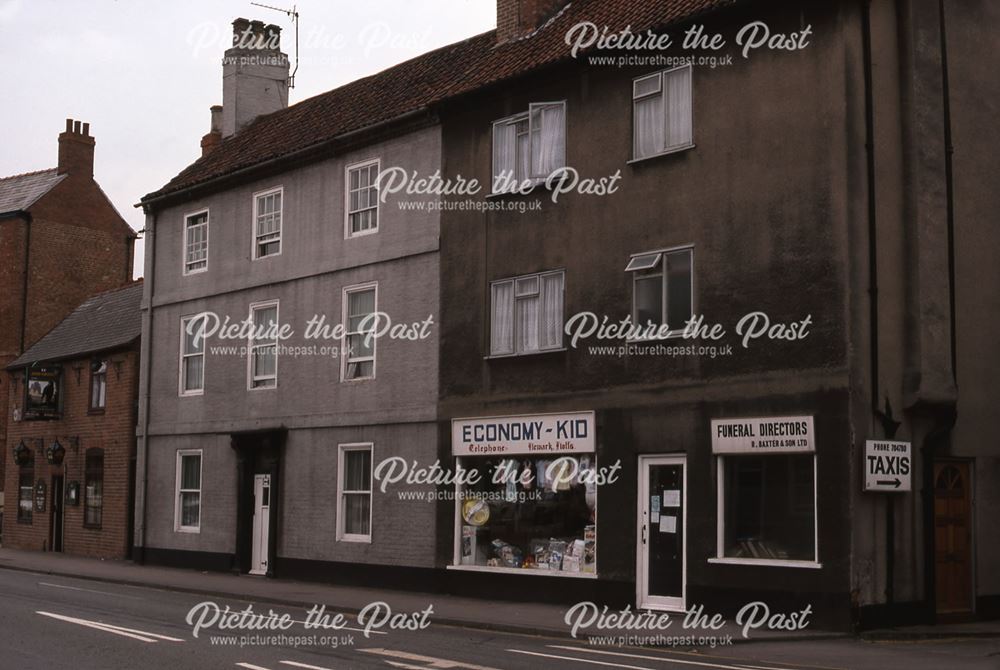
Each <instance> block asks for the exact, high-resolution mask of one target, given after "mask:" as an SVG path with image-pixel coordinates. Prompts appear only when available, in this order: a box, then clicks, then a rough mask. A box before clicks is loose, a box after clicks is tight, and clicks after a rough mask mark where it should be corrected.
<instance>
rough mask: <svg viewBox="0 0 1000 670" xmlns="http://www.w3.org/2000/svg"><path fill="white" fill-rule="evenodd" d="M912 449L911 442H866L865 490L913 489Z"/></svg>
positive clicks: (891, 490) (892, 490) (894, 490)
mask: <svg viewBox="0 0 1000 670" xmlns="http://www.w3.org/2000/svg"><path fill="white" fill-rule="evenodd" d="M912 462H913V461H912V450H911V448H910V443H909V442H889V441H887V440H881V441H880V440H868V441H866V442H865V491H889V492H896V491H910V490H912V482H911V479H912V476H911V473H912V472H913V467H912Z"/></svg>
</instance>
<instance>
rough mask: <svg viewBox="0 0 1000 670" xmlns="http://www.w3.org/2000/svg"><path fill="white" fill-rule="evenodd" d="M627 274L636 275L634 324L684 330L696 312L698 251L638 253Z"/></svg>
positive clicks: (633, 297) (633, 283)
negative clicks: (695, 264) (694, 310)
mask: <svg viewBox="0 0 1000 670" xmlns="http://www.w3.org/2000/svg"><path fill="white" fill-rule="evenodd" d="M625 271H626V272H631V273H632V321H633V323H634V324H635V325H637V326H640V327H646V326H650V325H654V326H664V325H665V326H667V327H668V328H669V329H670V334H671V335H674V334H678V333H680V332H681V331H683V329H684V326H685V324H686V323H687V322H688V321H689V320H690V319H691V316H692V314H693V309H694V249H692V248H690V247H687V248H683V249H671V250H667V251H653V252H649V253H644V254H636V255H635V256H632V258H631V259H630V260H629V262H628V265H627V266H626V268H625Z"/></svg>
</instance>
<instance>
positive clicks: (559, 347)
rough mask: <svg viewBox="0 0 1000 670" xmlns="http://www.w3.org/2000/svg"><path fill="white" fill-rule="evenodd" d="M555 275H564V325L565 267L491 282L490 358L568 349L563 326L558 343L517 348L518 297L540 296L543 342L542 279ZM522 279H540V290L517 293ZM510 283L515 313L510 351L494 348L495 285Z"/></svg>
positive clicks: (539, 325) (560, 329) (562, 291)
mask: <svg viewBox="0 0 1000 670" xmlns="http://www.w3.org/2000/svg"><path fill="white" fill-rule="evenodd" d="M554 275H559V276H561V277H562V289H561V295H560V302H561V303H562V316H561V317H560V323H561V324H563V325H565V316H566V269H565V268H559V269H557V270H545V271H543V272H532V273H529V274H525V275H517V276H515V277H504V278H503V279H496V280H494V281H491V282H490V310H489V314H490V354H489V356H488V358H509V357H511V356H531V355H533V354H544V353H548V352H552V351H563V350H565V349H566V346H565V345H564V343H563V337H564V335H565V333H564V332H563V327H562V326H561V327H560V328H559V342H558V343H557V344H554V345H549V346H547V347H542V346H539V348H538V349H528V350H524V351H518V350H517V301H518V298H527V297H533V296H537V297H538V298H539V301H538V309H539V314H538V328H539V342H541V339H542V338H541V328H542V318H541V317H542V314H541V307H542V302H541V291H542V279H543V278H544V277H549V276H554ZM522 279H536V280H537V281H538V291H537V292H536V293H534V294H524V295H520V296H519V295H518V294H517V282H518V281H520V280H522ZM508 283H509V284H511V295H512V302H511V309H512V310H513V313H512V314H511V324H512V325H511V327H512V328H513V331H512V333H511V350H510V351H501V350H494V349H493V319H494V316H495V314H496V308H495V306H494V287H496V286H497V285H499V284H508Z"/></svg>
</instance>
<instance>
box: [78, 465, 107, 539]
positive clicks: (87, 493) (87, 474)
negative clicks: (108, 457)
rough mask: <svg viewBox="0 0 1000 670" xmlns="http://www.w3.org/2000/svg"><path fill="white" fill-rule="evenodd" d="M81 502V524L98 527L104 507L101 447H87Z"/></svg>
mask: <svg viewBox="0 0 1000 670" xmlns="http://www.w3.org/2000/svg"><path fill="white" fill-rule="evenodd" d="M83 504H84V508H83V525H84V526H86V527H87V528H100V527H101V511H102V510H103V508H104V450H103V449H98V448H93V449H87V455H86V457H85V463H84V503H83Z"/></svg>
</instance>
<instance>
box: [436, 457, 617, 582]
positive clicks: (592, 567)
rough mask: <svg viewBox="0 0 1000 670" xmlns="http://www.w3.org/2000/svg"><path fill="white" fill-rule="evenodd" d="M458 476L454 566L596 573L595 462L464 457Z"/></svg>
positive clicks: (569, 458)
mask: <svg viewBox="0 0 1000 670" xmlns="http://www.w3.org/2000/svg"><path fill="white" fill-rule="evenodd" d="M457 469H458V470H459V471H462V472H463V476H462V479H463V482H462V484H460V485H459V487H458V495H457V505H458V509H457V514H458V530H459V533H460V536H459V542H458V547H457V552H456V553H457V556H456V563H457V564H458V565H465V566H480V567H486V568H508V569H527V570H547V571H550V572H553V573H591V574H593V573H595V572H596V566H597V562H596V557H597V525H596V519H597V486H596V484H595V483H594V478H593V476H592V475H593V474H594V473H595V472H596V459H595V457H594V455H593V454H582V455H572V456H568V455H567V456H558V455H552V456H546V457H541V458H538V457H534V456H529V455H513V456H509V457H467V458H460V459H457Z"/></svg>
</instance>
